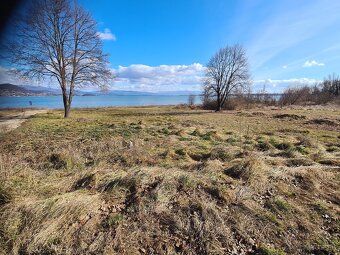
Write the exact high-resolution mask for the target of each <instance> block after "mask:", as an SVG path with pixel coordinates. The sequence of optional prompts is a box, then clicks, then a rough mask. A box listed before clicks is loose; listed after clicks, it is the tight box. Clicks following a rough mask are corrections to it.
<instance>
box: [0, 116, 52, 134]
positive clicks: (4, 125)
mask: <svg viewBox="0 0 340 255" xmlns="http://www.w3.org/2000/svg"><path fill="white" fill-rule="evenodd" d="M46 112H47V110H27V111H24V112H20V113H15V114H9V115H6V116H3V117H0V133H6V132H9V131H11V130H13V129H16V128H18V127H20V125H21V124H22V123H23V122H25V121H26V120H28V119H29V118H30V117H32V116H33V115H35V114H38V113H46Z"/></svg>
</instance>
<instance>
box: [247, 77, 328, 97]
mask: <svg viewBox="0 0 340 255" xmlns="http://www.w3.org/2000/svg"><path fill="white" fill-rule="evenodd" d="M319 82H321V81H320V80H316V79H309V78H293V79H285V80H274V79H265V80H255V81H254V82H253V91H254V92H258V91H260V90H262V89H263V87H264V86H265V88H266V91H267V92H268V93H281V92H282V91H283V90H284V89H286V88H288V87H300V86H305V85H307V86H313V85H315V84H317V83H319Z"/></svg>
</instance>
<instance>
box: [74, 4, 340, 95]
mask: <svg viewBox="0 0 340 255" xmlns="http://www.w3.org/2000/svg"><path fill="white" fill-rule="evenodd" d="M79 3H80V4H81V5H82V6H83V7H84V8H85V9H87V10H89V11H90V12H91V13H92V15H93V17H94V19H95V20H97V22H98V31H99V32H98V33H99V35H100V36H101V38H102V39H103V41H104V50H105V51H106V52H107V53H109V54H110V67H111V68H112V71H113V72H114V73H115V74H116V75H117V80H116V82H115V85H114V87H115V88H116V89H128V90H146V91H160V90H163V91H165V90H167V91H168V90H199V89H200V88H201V82H200V81H201V78H202V76H203V73H204V65H205V64H206V63H207V62H208V60H209V58H210V57H211V56H212V55H213V54H214V53H215V52H216V51H217V50H218V49H219V48H220V47H224V46H226V45H232V44H235V43H240V44H242V45H243V46H244V47H245V49H246V50H247V54H248V58H249V63H250V67H251V73H252V78H253V80H254V86H253V90H254V91H256V90H258V89H260V88H262V87H263V84H265V85H266V90H267V91H270V92H279V91H282V89H283V88H285V87H287V86H295V85H297V84H301V83H307V84H313V83H315V82H316V81H317V80H321V79H323V78H324V77H326V76H327V75H328V74H332V73H334V72H335V73H340V33H339V30H340V1H339V0H281V1H279V0H277V1H269V0H240V1H231V0H229V1H227V0H224V1H223V0H144V1H141V0H121V1H118V0H111V1H110V0H96V1H93V0H79Z"/></svg>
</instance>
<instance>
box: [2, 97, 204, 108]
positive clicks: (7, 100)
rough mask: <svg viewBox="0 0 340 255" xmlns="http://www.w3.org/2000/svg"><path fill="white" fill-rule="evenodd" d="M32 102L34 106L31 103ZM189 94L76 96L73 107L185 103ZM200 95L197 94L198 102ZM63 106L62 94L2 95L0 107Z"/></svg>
mask: <svg viewBox="0 0 340 255" xmlns="http://www.w3.org/2000/svg"><path fill="white" fill-rule="evenodd" d="M30 101H31V102H32V106H31V105H30ZM187 102H188V96H160V95H155V96H154V95H152V96H140V95H138V96H112V95H111V96H110V95H102V96H74V97H73V102H72V107H74V108H77V107H109V106H143V105H174V104H185V103H187ZM199 102H200V97H199V96H196V103H199ZM26 107H37V108H51V109H52V108H63V101H62V97H61V96H22V97H0V108H26Z"/></svg>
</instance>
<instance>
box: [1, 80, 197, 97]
mask: <svg viewBox="0 0 340 255" xmlns="http://www.w3.org/2000/svg"><path fill="white" fill-rule="evenodd" d="M201 93H202V92H200V91H161V92H144V91H131V90H108V91H99V90H98V91H91V90H86V91H85V90H84V91H82V90H75V95H76V96H99V95H110V96H188V95H196V96H199V95H200V94H201ZM39 95H40V96H48V95H61V91H60V89H59V88H50V87H43V86H30V85H13V84H9V83H5V84H0V96H39Z"/></svg>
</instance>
